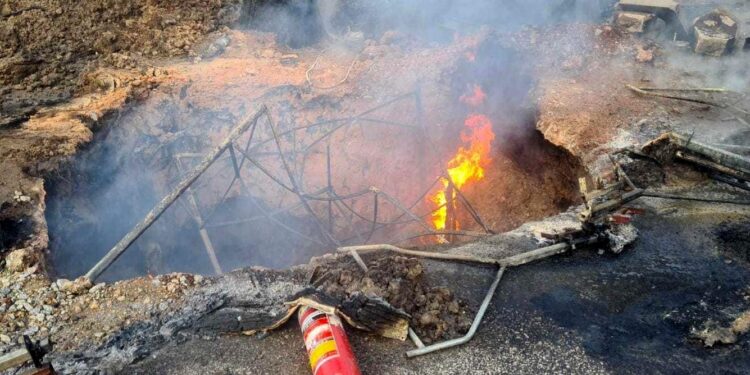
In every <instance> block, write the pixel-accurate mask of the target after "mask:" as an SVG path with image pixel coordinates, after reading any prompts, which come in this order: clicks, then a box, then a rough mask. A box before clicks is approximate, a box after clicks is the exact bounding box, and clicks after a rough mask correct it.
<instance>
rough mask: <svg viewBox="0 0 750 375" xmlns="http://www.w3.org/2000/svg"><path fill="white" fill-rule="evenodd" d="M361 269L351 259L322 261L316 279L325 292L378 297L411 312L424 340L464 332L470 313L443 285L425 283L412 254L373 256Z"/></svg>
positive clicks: (428, 341)
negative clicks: (331, 261)
mask: <svg viewBox="0 0 750 375" xmlns="http://www.w3.org/2000/svg"><path fill="white" fill-rule="evenodd" d="M367 267H368V270H367V272H366V273H365V272H362V270H361V269H359V268H358V267H357V265H356V264H354V263H349V264H348V265H343V266H342V264H341V263H336V264H327V265H322V266H321V270H319V274H322V275H323V277H322V279H320V281H318V282H319V283H322V286H321V288H322V289H323V290H324V291H325V292H326V293H328V294H331V295H334V296H339V297H346V296H349V295H351V294H353V293H355V292H362V293H364V294H365V295H370V296H377V297H382V298H383V299H385V300H386V301H388V303H390V304H391V305H393V306H395V307H397V308H400V309H402V310H404V311H405V312H406V313H408V314H409V315H411V319H410V321H409V325H410V326H411V327H412V328H413V329H414V330H415V331H416V332H417V334H418V335H419V337H420V338H421V339H422V340H423V341H425V342H426V343H431V342H434V341H439V340H441V339H446V338H453V337H457V336H460V335H463V334H465V333H466V332H467V331H468V330H469V327H470V326H471V319H472V315H471V314H472V313H471V312H470V311H468V308H467V306H466V303H464V302H463V301H460V300H458V299H457V298H456V297H455V296H454V295H453V292H451V290H450V289H449V288H446V287H434V286H430V285H428V283H427V282H426V280H425V278H424V276H425V275H424V267H423V266H422V264H421V263H420V262H419V261H418V260H417V259H414V258H406V257H400V256H394V257H383V258H378V259H374V260H372V261H371V262H369V264H368V265H367Z"/></svg>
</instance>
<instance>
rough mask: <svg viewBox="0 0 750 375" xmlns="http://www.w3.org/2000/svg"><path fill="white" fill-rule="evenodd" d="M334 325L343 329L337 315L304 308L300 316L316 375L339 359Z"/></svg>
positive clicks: (311, 365)
mask: <svg viewBox="0 0 750 375" xmlns="http://www.w3.org/2000/svg"><path fill="white" fill-rule="evenodd" d="M332 325H336V326H339V327H341V321H340V320H339V318H338V317H336V316H335V315H330V316H329V315H326V314H325V313H322V312H320V311H317V310H314V309H310V308H307V307H303V310H302V311H301V314H300V326H301V327H302V332H303V333H304V337H305V348H306V349H307V353H308V356H309V357H310V367H311V368H312V370H313V374H315V375H317V374H318V370H319V369H320V367H321V366H322V365H323V364H325V363H326V362H327V361H329V360H332V359H335V358H338V357H339V349H338V346H337V344H336V338H335V336H334V334H333V330H332Z"/></svg>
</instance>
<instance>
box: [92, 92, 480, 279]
mask: <svg viewBox="0 0 750 375" xmlns="http://www.w3.org/2000/svg"><path fill="white" fill-rule="evenodd" d="M404 101H413V103H414V107H415V113H416V116H415V117H416V123H417V125H409V124H404V123H401V122H396V121H390V120H385V119H378V118H375V116H373V113H374V112H376V111H378V110H380V109H382V108H385V107H387V106H390V105H393V104H394V103H398V102H404ZM423 113H424V111H423V109H422V97H421V90H419V89H417V90H416V91H414V92H411V93H407V94H403V95H399V96H396V97H394V98H392V99H390V100H387V101H385V102H383V103H381V104H379V105H377V106H375V107H373V108H370V109H369V110H366V111H364V112H362V113H360V114H358V115H356V116H352V117H345V118H338V119H331V120H325V121H320V122H316V123H313V124H309V125H305V126H301V127H292V128H290V129H288V130H283V131H282V130H280V129H279V127H278V126H277V125H276V123H275V122H274V120H273V118H272V115H271V112H270V110H269V109H268V107H267V106H265V105H262V106H261V107H260V108H259V109H258V110H257V111H255V113H253V114H252V115H249V116H245V117H244V118H243V119H241V120H240V121H239V122H238V124H237V125H236V126H235V127H234V128H233V129H232V130H231V132H230V133H229V135H228V136H227V138H226V139H225V140H224V141H223V142H222V143H221V144H220V145H219V146H218V147H216V148H214V149H213V150H211V151H210V152H209V153H208V154H207V155H206V156H201V155H200V154H195V153H186V154H177V155H175V163H176V165H177V170H178V171H179V172H180V173H182V172H184V171H185V169H186V168H185V164H184V161H183V160H184V159H188V158H193V159H197V158H202V159H201V161H200V162H199V164H197V165H196V166H195V167H194V168H193V169H192V170H190V172H188V173H187V175H185V177H184V178H183V179H182V180H181V181H180V182H179V183H178V184H177V186H176V187H175V188H174V189H173V190H172V191H171V192H170V193H169V194H168V195H167V196H166V197H165V198H164V199H162V200H161V201H160V202H159V203H158V204H157V205H156V206H155V207H154V208H153V209H152V210H151V211H150V212H149V213H148V214H147V215H146V217H144V218H143V220H141V221H140V222H139V223H138V224H137V225H136V226H135V227H134V228H133V229H132V230H131V231H130V232H129V233H128V234H127V235H125V237H123V238H122V239H121V240H120V241H119V242H118V243H117V244H116V245H115V246H114V247H113V248H112V249H111V250H110V251H109V252H108V253H107V254H106V255H105V256H104V257H103V258H102V259H101V260H100V261H99V262H98V263H97V264H96V265H95V266H94V267H93V268H92V269H91V270H90V271H89V272H88V273H86V277H87V278H88V279H89V280H90V281H92V282H93V281H95V280H96V279H97V278H98V277H99V276H100V275H101V274H102V273H103V272H104V271H105V270H106V269H107V268H108V267H110V266H111V265H112V264H113V263H114V262H115V260H117V258H118V257H119V256H120V255H122V254H123V253H124V252H125V251H126V250H127V249H128V248H129V247H130V245H132V244H133V242H135V241H136V240H137V239H138V238H139V237H140V236H141V235H142V234H143V233H144V232H145V231H146V230H147V229H148V228H149V227H150V226H151V225H152V224H153V223H154V222H155V221H156V220H157V219H158V218H159V217H160V216H161V215H162V214H163V213H164V212H165V211H166V210H167V209H168V208H169V207H170V206H171V205H172V204H173V203H175V202H176V201H177V200H178V198H180V197H181V196H182V195H183V194H184V193H187V194H186V196H187V202H186V204H184V207H185V209H186V210H187V211H188V213H189V215H190V216H192V217H193V219H194V220H195V222H196V223H197V225H198V230H199V234H200V237H201V240H202V242H203V245H204V247H205V249H206V253H207V255H208V258H209V260H210V262H211V265H212V267H213V270H214V272H216V273H217V274H221V273H222V272H223V270H222V268H221V265H220V263H219V259H218V257H217V255H216V250H215V248H214V245H213V242H212V241H211V238H210V235H209V231H208V229H210V228H217V227H221V226H228V225H236V224H241V223H246V222H251V221H255V220H267V221H269V222H272V223H274V224H275V225H278V226H279V227H280V228H283V229H284V230H286V231H288V232H290V233H291V234H293V235H295V236H301V237H303V238H304V239H306V240H308V241H310V242H311V243H315V244H317V245H319V246H325V247H330V248H335V247H338V246H342V245H347V244H349V245H351V244H366V243H368V242H369V241H371V240H372V239H373V237H374V236H375V234H376V232H378V231H381V230H384V229H385V228H389V227H396V226H398V227H404V226H407V225H416V226H418V227H419V228H421V229H422V231H421V232H416V233H409V234H408V235H406V236H401V237H398V238H395V239H394V240H392V243H394V244H398V243H402V242H404V241H409V240H413V239H416V238H420V237H425V236H441V237H442V238H445V237H446V236H447V237H450V238H453V237H456V236H466V237H483V236H486V235H488V234H491V233H492V231H491V230H490V229H489V228H488V226H487V225H486V224H485V223H484V221H483V220H482V218H481V217H480V216H479V214H478V212H477V211H476V210H475V209H474V207H473V206H472V205H471V203H470V202H469V200H468V199H467V198H466V196H465V195H464V194H463V193H462V192H461V190H460V189H458V188H457V187H456V186H455V184H454V183H453V181H452V179H451V177H450V174H449V173H448V171H447V170H446V169H445V167H444V166H442V162H443V161H442V160H441V156H442V155H440V154H439V153H438V149H437V147H436V146H435V144H434V143H432V141H431V139H430V137H429V135H428V132H427V129H426V128H425V125H424V121H423V118H422V117H423ZM261 120H265V124H267V127H268V130H269V131H270V136H269V137H266V138H264V139H259V138H260V136H258V133H259V132H258V130H259V126H261ZM362 123H373V124H380V125H383V126H393V127H399V128H404V129H408V130H411V131H414V132H415V134H417V135H419V139H420V140H422V141H423V142H425V143H426V146H428V147H427V148H428V150H429V151H430V154H431V155H432V159H433V160H434V162H435V163H436V164H438V165H440V168H439V170H441V171H442V175H441V176H440V177H438V178H437V179H436V180H435V181H434V182H433V183H432V184H430V186H429V187H428V188H427V190H426V191H425V192H424V193H423V194H421V195H420V196H419V198H418V199H416V200H415V201H414V202H413V203H411V204H408V205H407V204H404V203H403V202H401V201H399V200H398V199H397V198H396V197H394V196H392V195H391V194H389V193H387V192H386V191H383V190H381V189H380V188H377V187H374V186H371V187H369V188H367V189H363V190H361V191H357V192H353V193H347V194H341V193H340V192H338V191H336V189H335V188H334V186H333V185H334V184H333V177H332V166H331V152H332V150H333V148H332V147H331V145H330V138H331V136H332V135H334V134H336V133H337V132H338V131H339V130H341V129H345V128H347V127H351V126H356V125H359V124H362ZM320 128H322V129H323V130H324V131H323V134H322V135H320V136H319V137H317V138H314V139H313V140H312V141H311V142H310V143H309V144H307V145H304V147H302V148H301V149H298V148H297V143H296V141H295V142H293V149H292V150H291V151H285V150H284V149H283V147H282V138H283V137H296V135H295V134H296V132H299V131H309V130H311V129H316V130H317V129H320ZM245 134H247V135H248V137H247V141H245V142H244V144H239V142H240V139H241V138H242V136H243V135H245ZM324 141H329V143H328V144H327V145H326V149H325V150H326V152H325V153H326V182H327V186H326V187H324V188H322V189H319V190H318V191H315V192H312V193H310V192H306V191H304V190H303V188H302V185H303V181H304V177H305V176H304V173H303V171H304V163H305V162H306V159H307V156H308V155H309V154H310V153H311V152H312V150H313V148H314V147H315V146H316V145H319V144H321V143H322V142H324ZM268 145H270V146H271V147H272V148H273V151H270V152H269V151H268V150H263V149H262V148H263V147H264V146H268ZM226 154H228V157H224V158H222V156H225V155H226ZM290 155H292V158H290V157H289V156H290ZM298 156H301V157H302V164H303V165H302V166H301V167H300V166H298V165H296V164H295V163H294V162H296V159H297V157H298ZM269 157H272V158H276V160H277V161H278V162H279V163H280V165H281V170H282V171H283V174H284V176H283V177H279V176H277V175H275V174H274V171H273V170H271V168H269V167H268V166H267V165H266V164H264V163H263V162H262V160H263V159H264V158H269ZM220 160H222V161H224V160H228V161H229V162H230V163H231V168H232V170H233V172H234V173H233V176H232V178H231V181H230V182H229V184H228V186H227V187H226V189H225V190H224V193H223V194H222V196H221V198H220V199H218V203H216V204H214V205H213V206H212V207H210V208H209V209H208V210H207V211H206V212H202V211H201V208H200V202H199V200H198V197H197V196H196V193H195V189H196V188H197V184H195V183H196V180H198V178H199V177H201V176H202V175H203V174H204V173H205V172H206V170H207V169H208V168H209V167H210V166H211V165H213V164H215V163H216V162H218V161H220ZM246 168H251V169H253V170H254V171H259V172H260V173H262V174H263V175H265V176H266V177H268V178H269V179H270V180H271V181H273V182H274V184H275V186H278V187H280V188H281V189H282V190H284V191H286V192H288V193H291V194H293V195H294V196H296V200H297V203H296V204H294V205H291V206H288V207H282V208H279V209H276V210H274V211H272V212H269V211H268V210H265V209H263V208H262V207H260V206H259V205H257V204H256V208H257V211H258V212H257V214H256V215H255V216H252V217H248V218H245V219H239V220H232V221H225V222H216V220H215V216H216V213H217V211H218V209H219V208H220V207H221V206H222V205H223V204H224V203H225V202H226V200H227V199H228V198H229V194H230V193H231V192H232V191H233V190H234V189H235V186H236V185H237V184H239V191H240V193H242V194H249V189H250V186H251V185H249V184H248V183H247V182H246V178H243V170H245V169H246ZM441 181H445V182H447V185H448V188H449V189H452V191H453V192H455V194H451V196H452V197H453V198H451V199H449V201H448V202H447V203H446V204H445V205H451V206H455V207H458V206H457V205H456V203H460V204H461V207H463V208H464V209H465V210H466V212H467V213H468V214H469V215H470V216H471V217H472V218H473V220H474V221H475V222H476V223H477V225H478V226H479V227H481V228H482V229H483V231H484V232H482V233H478V232H467V231H460V230H448V231H438V230H435V229H433V228H432V227H431V226H430V225H429V224H428V223H427V222H426V221H425V218H426V217H429V216H430V215H432V213H434V212H435V211H437V210H439V209H441V208H442V207H444V206H440V207H436V208H435V209H434V210H433V211H431V212H427V213H423V214H416V213H414V209H415V208H416V207H417V206H418V205H419V204H420V203H421V202H423V201H424V199H425V197H427V195H428V194H429V193H430V192H431V191H433V190H434V188H435V186H436V185H438V184H440V183H441ZM355 199H363V200H371V201H372V206H371V207H372V217H367V216H365V215H363V214H361V213H360V212H358V211H357V210H356V209H355V207H354V205H353V204H352V203H351V202H353V200H355ZM312 202H319V203H323V204H324V205H325V207H326V210H325V211H326V212H325V213H324V214H322V215H319V214H318V213H316V212H315V210H314V209H313V208H312V206H311V203H312ZM383 204H388V205H390V206H392V208H393V209H395V211H396V212H397V213H398V214H397V216H396V217H395V218H392V219H390V220H385V219H383V218H382V212H383V207H381V206H382V205H383ZM300 208H302V209H304V211H305V213H306V216H308V217H310V218H312V220H313V221H314V222H315V225H316V226H317V230H318V232H319V233H320V236H319V237H320V238H315V237H310V236H308V235H305V234H303V233H300V232H299V231H296V230H295V229H294V228H291V227H290V226H288V225H286V224H285V223H283V222H282V221H281V220H279V219H278V218H277V216H278V215H280V214H284V213H288V212H290V211H293V210H299V209H300ZM449 211H452V210H449ZM336 214H338V215H340V216H342V217H346V216H348V217H350V218H351V219H355V218H356V219H357V220H359V221H360V222H361V223H364V224H366V225H367V226H368V228H367V230H366V231H360V230H357V229H356V228H354V227H353V225H354V220H345V221H346V222H347V223H346V224H347V225H346V226H345V229H346V232H348V233H354V235H353V236H349V237H347V238H337V236H336V235H335V231H336V225H335V224H336V223H335V218H334V216H335V215H336ZM453 214H454V215H455V213H453ZM321 216H323V217H321ZM453 219H454V218H453V217H451V218H449V220H453Z"/></svg>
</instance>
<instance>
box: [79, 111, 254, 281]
mask: <svg viewBox="0 0 750 375" xmlns="http://www.w3.org/2000/svg"><path fill="white" fill-rule="evenodd" d="M267 111H268V108H267V107H266V106H265V105H262V106H261V107H260V109H259V110H258V111H256V112H255V114H253V115H251V116H246V117H245V118H244V119H243V120H242V121H240V123H239V124H238V125H237V126H236V127H235V128H234V129H232V131H231V132H230V133H229V135H228V136H227V138H226V139H225V140H224V141H223V142H222V143H221V144H220V145H219V146H218V147H216V148H214V149H213V150H212V151H211V152H210V153H209V154H208V155H207V156H206V158H205V159H203V161H201V163H200V164H198V166H196V167H195V169H193V170H192V171H191V172H190V173H189V174H188V175H187V176H185V178H184V179H183V180H182V181H181V182H180V183H179V184H178V185H177V187H176V188H174V190H172V192H171V193H169V195H167V196H166V197H164V199H162V200H161V201H160V202H159V203H158V204H157V205H156V206H155V207H154V208H153V209H151V211H150V212H149V213H148V214H146V216H145V217H144V218H143V220H141V221H140V222H139V223H138V224H136V225H135V227H133V229H132V230H131V231H130V232H128V234H126V235H125V237H123V238H122V239H121V240H120V242H118V243H117V244H116V245H115V246H114V247H113V248H112V249H111V250H109V252H108V253H107V254H106V255H105V256H104V257H103V258H102V259H101V260H99V262H98V263H96V265H94V267H93V268H91V270H89V272H87V273H86V278H87V279H89V281H91V282H92V283H93V282H94V281H95V280H96V279H97V278H98V277H99V276H101V274H102V272H104V271H105V270H107V268H109V266H111V265H112V263H114V261H115V260H117V258H119V257H120V255H122V254H123V253H124V252H125V250H127V249H128V247H130V245H131V244H133V242H135V240H137V239H138V237H140V236H141V235H142V234H143V232H145V231H146V229H148V228H149V227H150V226H151V225H152V224H153V223H154V222H155V221H156V219H158V218H159V217H160V216H161V215H162V214H163V213H164V211H166V210H167V208H169V207H170V206H171V205H172V204H173V203H174V202H175V201H176V200H177V198H179V197H180V195H182V193H184V192H185V191H186V190H187V189H188V188H189V187H190V185H192V184H193V182H195V180H197V179H198V177H200V176H201V175H202V174H203V172H205V171H206V170H207V169H208V167H210V166H211V165H212V164H213V163H214V161H216V159H218V158H219V156H221V154H222V153H224V151H226V149H227V147H229V145H231V144H232V142H233V141H234V140H235V139H237V138H239V137H240V135H242V133H244V132H245V131H246V130H247V129H248V128H249V127H250V125H252V124H254V123H255V122H256V121H258V119H259V118H260V116H262V115H263V114H264V113H266V112H267Z"/></svg>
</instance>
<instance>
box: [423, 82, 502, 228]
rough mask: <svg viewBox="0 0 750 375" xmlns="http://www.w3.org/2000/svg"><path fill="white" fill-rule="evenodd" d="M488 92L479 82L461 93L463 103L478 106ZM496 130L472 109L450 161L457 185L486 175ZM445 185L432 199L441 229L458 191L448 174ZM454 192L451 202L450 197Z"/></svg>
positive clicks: (435, 220)
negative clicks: (452, 187) (466, 92)
mask: <svg viewBox="0 0 750 375" xmlns="http://www.w3.org/2000/svg"><path fill="white" fill-rule="evenodd" d="M485 98H486V95H485V94H484V92H483V91H482V88H481V87H479V86H478V85H475V86H474V88H473V92H472V93H471V94H470V95H464V96H461V98H460V100H461V102H462V103H464V104H466V105H467V106H469V107H472V108H476V107H478V106H480V105H481V104H482V103H484V100H485ZM494 140H495V133H493V131H492V122H491V121H490V119H489V118H488V117H487V116H485V115H483V114H478V113H472V114H470V115H469V116H467V117H466V120H465V121H464V129H463V130H462V131H461V142H462V143H463V145H462V146H460V147H459V148H458V151H456V154H455V155H454V156H453V158H452V159H451V160H450V161H448V165H447V170H448V175H449V176H450V178H451V180H452V181H453V183H454V184H455V186H456V188H458V189H461V188H462V187H463V186H465V185H466V184H468V183H472V182H475V181H479V180H481V179H483V178H484V168H485V167H486V166H487V165H488V164H489V163H490V162H491V161H492V160H491V158H490V151H491V150H492V142H493V141H494ZM441 182H442V185H443V188H442V189H441V190H439V191H438V192H436V193H435V194H434V195H433V196H432V197H430V200H431V201H432V202H433V203H435V205H437V209H436V211H435V212H433V213H432V224H433V225H434V226H435V229H437V230H445V229H446V222H447V220H448V209H449V208H451V209H453V210H455V208H456V206H455V202H456V192H455V191H453V189H451V186H450V182H449V181H448V179H447V178H442V179H441ZM448 196H450V202H449V200H448ZM453 220H454V223H455V228H450V229H459V228H458V225H459V224H458V221H457V220H455V218H453Z"/></svg>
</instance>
